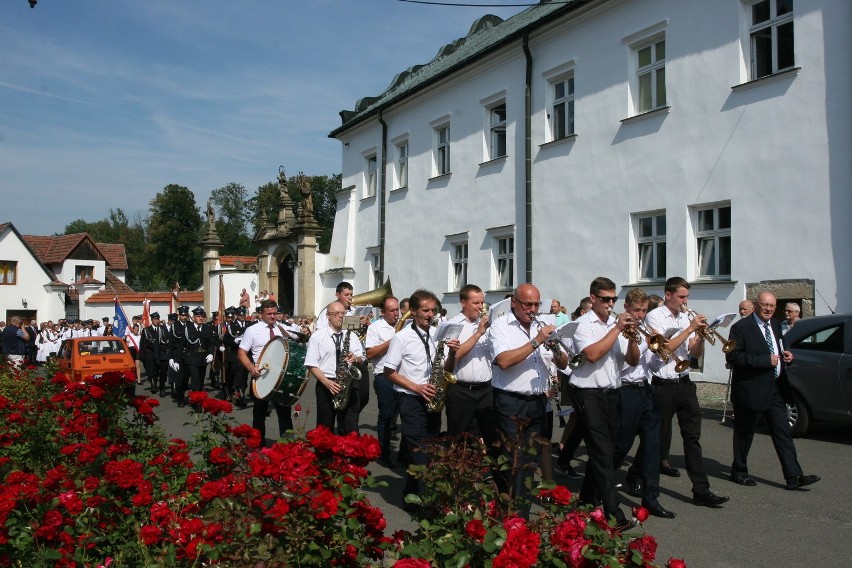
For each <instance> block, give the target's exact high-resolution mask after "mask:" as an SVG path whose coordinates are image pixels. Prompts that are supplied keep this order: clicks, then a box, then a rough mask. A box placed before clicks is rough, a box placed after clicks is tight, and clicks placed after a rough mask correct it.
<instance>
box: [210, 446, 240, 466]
mask: <svg viewBox="0 0 852 568" xmlns="http://www.w3.org/2000/svg"><path fill="white" fill-rule="evenodd" d="M210 463H215V464H217V465H228V466H230V465H233V464H234V460H233V459H231V456H230V455H228V450H226V449H225V448H220V447H216V448H213V449H212V450H210Z"/></svg>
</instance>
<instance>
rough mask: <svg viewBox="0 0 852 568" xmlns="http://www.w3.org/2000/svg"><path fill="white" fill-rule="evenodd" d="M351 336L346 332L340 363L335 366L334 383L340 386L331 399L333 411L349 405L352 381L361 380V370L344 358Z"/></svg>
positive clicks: (346, 355)
mask: <svg viewBox="0 0 852 568" xmlns="http://www.w3.org/2000/svg"><path fill="white" fill-rule="evenodd" d="M351 335H352V332H351V331H347V332H346V337H345V338H344V339H343V349H342V350H341V352H340V362H339V363H338V364H337V372H336V373H335V376H334V381H335V382H336V383H337V384H338V385H339V386H340V390H339V391H337V394H336V395H334V397H333V398H332V406H334V409H335V410H343V409H344V408H346V405H347V404H349V395H350V394H351V393H352V388H351V387H352V381H360V380H361V370H360V369H358V367H356V366H355V365H352V364H351V363H348V362H347V361H346V357H348V356H349V336H351Z"/></svg>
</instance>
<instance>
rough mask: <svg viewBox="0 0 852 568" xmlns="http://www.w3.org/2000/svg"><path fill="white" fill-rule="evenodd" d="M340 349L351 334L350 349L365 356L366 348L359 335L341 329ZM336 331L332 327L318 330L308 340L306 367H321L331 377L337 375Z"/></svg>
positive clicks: (324, 373) (360, 355) (323, 372)
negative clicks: (362, 345)
mask: <svg viewBox="0 0 852 568" xmlns="http://www.w3.org/2000/svg"><path fill="white" fill-rule="evenodd" d="M338 333H339V334H340V336H339V341H340V351H341V352H342V351H343V344H344V343H345V342H346V335H347V334H348V335H349V351H350V352H351V353H354V354H355V355H356V356H358V357H363V356H364V349H363V348H362V347H361V342H360V341H358V336H357V335H355V334H354V333H352V332H351V331H348V330H347V331H340V332H338ZM334 336H335V331H334V329H332V328H331V327H327V328H325V329H323V330H320V331H316V332H314V333H312V334H311V338H310V339H309V340H308V350H307V352H306V353H305V367H319V370H320V371H322V374H323V375H325V376H326V377H327V378H329V379H331V378H334V377H336V376H337V351H338V344H337V342H336V341H335V338H334Z"/></svg>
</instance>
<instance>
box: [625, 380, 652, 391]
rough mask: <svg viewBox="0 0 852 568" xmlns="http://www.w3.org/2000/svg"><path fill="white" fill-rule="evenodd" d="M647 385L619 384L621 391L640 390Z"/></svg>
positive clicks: (640, 383)
mask: <svg viewBox="0 0 852 568" xmlns="http://www.w3.org/2000/svg"><path fill="white" fill-rule="evenodd" d="M647 384H648V382H647V381H641V382H638V383H636V382H633V383H621V388H623V389H641V388H643V387H645V386H646V385H647Z"/></svg>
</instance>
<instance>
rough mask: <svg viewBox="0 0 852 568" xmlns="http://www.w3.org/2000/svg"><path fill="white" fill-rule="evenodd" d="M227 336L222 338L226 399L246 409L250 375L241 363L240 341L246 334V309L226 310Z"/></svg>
mask: <svg viewBox="0 0 852 568" xmlns="http://www.w3.org/2000/svg"><path fill="white" fill-rule="evenodd" d="M239 312H242V314H243V317H242V318H237V317H236V315H237V313H239ZM225 319H226V323H225V334H224V335H223V337H222V347H220V349H222V348H224V349H225V384H224V385H223V389H224V392H225V398H226V399H228V400H231V401H232V402H233V403H234V405H235V406H236V407H237V408H245V407H246V399H245V394H244V392H243V391H244V389H245V388H246V383H247V377H248V373H247V371H246V368H245V367H244V366H243V364H242V363H241V362H240V357H239V350H240V341H242V339H243V334H245V332H246V322H245V308H243V307H242V306H240V307H239V308H228V309H226V310H225Z"/></svg>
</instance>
